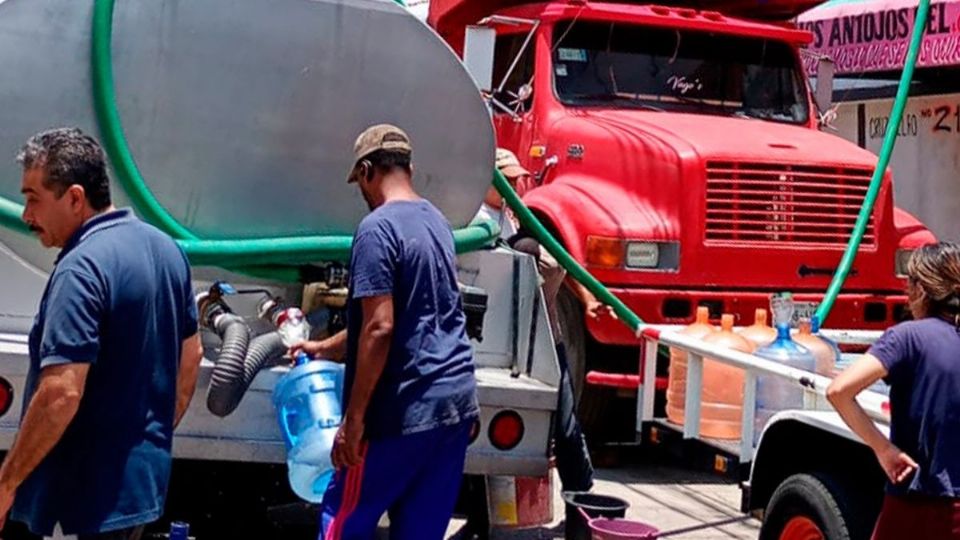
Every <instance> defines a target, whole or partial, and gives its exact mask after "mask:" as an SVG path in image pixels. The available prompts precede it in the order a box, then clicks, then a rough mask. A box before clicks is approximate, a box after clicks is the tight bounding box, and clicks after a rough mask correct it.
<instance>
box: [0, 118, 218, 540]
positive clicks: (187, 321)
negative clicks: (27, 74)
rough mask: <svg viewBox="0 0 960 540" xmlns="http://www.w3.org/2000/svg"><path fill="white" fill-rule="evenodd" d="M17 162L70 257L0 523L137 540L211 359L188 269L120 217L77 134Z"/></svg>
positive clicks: (33, 223)
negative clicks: (206, 359)
mask: <svg viewBox="0 0 960 540" xmlns="http://www.w3.org/2000/svg"><path fill="white" fill-rule="evenodd" d="M19 160H20V162H21V164H22V165H23V182H22V187H21V191H22V192H23V195H24V197H25V199H26V205H25V208H24V212H23V219H24V221H25V222H26V223H27V224H28V225H29V226H30V228H31V229H32V230H33V231H34V232H35V233H36V234H37V236H39V238H40V241H41V243H43V245H44V246H46V247H58V248H61V250H60V254H59V257H58V258H57V263H56V267H55V268H54V270H53V273H52V274H51V276H50V280H49V281H48V282H47V287H46V290H45V291H44V293H43V298H42V299H41V301H40V310H39V313H38V314H37V318H36V320H35V323H34V326H33V329H32V330H31V332H30V340H29V348H30V370H29V372H28V374H27V382H26V388H25V390H24V396H23V411H24V412H23V417H22V418H21V421H20V429H19V431H18V433H17V437H16V440H15V441H14V443H13V446H12V448H11V449H10V452H9V453H8V454H7V457H6V459H5V460H4V463H3V466H2V467H0V523H2V522H3V521H5V517H6V515H7V512H8V511H10V513H11V516H12V518H13V519H14V520H16V521H23V522H25V523H26V524H27V526H28V527H29V528H30V530H31V531H32V533H34V534H38V535H50V534H52V532H53V529H54V526H55V525H56V524H57V523H59V524H60V527H61V529H62V530H63V532H64V533H66V534H77V535H78V536H79V538H80V539H81V540H83V539H88V538H91V539H92V538H97V539H107V538H109V539H116V540H124V539H136V538H139V537H140V536H141V535H142V533H143V528H144V525H145V524H147V523H150V522H152V521H155V520H156V519H157V518H159V517H160V515H161V513H162V511H163V504H164V499H165V497H166V491H167V482H168V480H169V477H170V466H171V454H170V448H171V440H172V437H173V428H174V426H176V424H177V423H178V422H179V421H180V418H181V417H182V416H183V414H184V412H185V411H186V408H187V406H188V405H189V403H190V399H191V397H192V395H193V389H194V386H195V385H196V380H197V373H198V369H199V364H200V358H201V356H202V349H201V345H200V338H199V334H198V333H197V313H196V307H195V305H194V301H193V295H192V293H191V285H190V267H189V265H188V263H187V260H186V258H185V256H184V254H183V252H182V251H181V250H180V249H179V248H178V247H177V245H176V244H175V243H174V242H173V240H171V239H170V238H169V237H168V236H166V235H165V234H163V233H161V232H160V231H158V230H156V229H155V228H153V227H151V226H150V225H147V224H145V223H143V222H141V221H140V220H138V219H137V218H136V217H135V216H134V215H133V214H132V213H131V212H130V211H129V210H116V209H115V208H114V207H113V205H112V204H111V202H110V189H109V181H108V179H107V171H106V165H105V162H104V157H103V151H102V150H101V149H100V146H99V145H98V144H97V142H96V141H94V140H93V139H92V138H91V137H89V136H87V135H85V134H83V133H82V132H81V131H80V130H78V129H55V130H50V131H46V132H43V133H40V134H38V135H36V136H34V137H32V138H31V139H30V140H29V141H28V142H27V144H26V145H25V146H24V148H23V151H22V152H21V154H20V156H19ZM11 505H12V511H11Z"/></svg>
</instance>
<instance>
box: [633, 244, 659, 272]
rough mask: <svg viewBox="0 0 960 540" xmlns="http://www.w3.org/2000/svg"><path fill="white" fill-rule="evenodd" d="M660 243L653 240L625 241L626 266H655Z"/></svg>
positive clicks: (657, 261) (657, 260)
mask: <svg viewBox="0 0 960 540" xmlns="http://www.w3.org/2000/svg"><path fill="white" fill-rule="evenodd" d="M659 262H660V245H659V244H655V243H653V242H627V257H626V265H627V268H656V267H657V264H658V263H659Z"/></svg>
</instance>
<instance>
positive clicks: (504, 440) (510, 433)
mask: <svg viewBox="0 0 960 540" xmlns="http://www.w3.org/2000/svg"><path fill="white" fill-rule="evenodd" d="M523 430H524V427H523V418H520V415H519V414H517V412H516V411H501V412H498V413H497V414H496V416H494V417H493V420H491V421H490V429H489V431H488V433H487V434H488V435H489V437H490V443H491V444H493V447H494V448H496V449H497V450H512V449H514V448H516V446H517V445H518V444H520V441H521V439H523Z"/></svg>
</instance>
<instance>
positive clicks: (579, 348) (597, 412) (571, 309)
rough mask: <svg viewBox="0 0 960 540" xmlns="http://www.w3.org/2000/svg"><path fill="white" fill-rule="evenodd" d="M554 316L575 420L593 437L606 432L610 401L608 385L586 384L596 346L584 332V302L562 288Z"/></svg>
mask: <svg viewBox="0 0 960 540" xmlns="http://www.w3.org/2000/svg"><path fill="white" fill-rule="evenodd" d="M557 316H558V318H559V322H560V329H561V331H562V332H563V345H564V348H565V349H566V353H567V364H568V365H569V369H570V381H571V382H572V383H573V394H574V397H575V402H576V410H577V419H578V420H580V427H581V428H582V429H583V432H584V434H585V435H586V436H587V437H588V438H591V439H595V438H596V437H597V436H599V435H600V434H602V433H604V432H605V431H606V426H605V424H606V422H605V421H604V419H605V415H606V412H607V410H608V407H609V405H610V401H611V400H610V395H609V392H608V391H607V390H608V389H607V388H602V387H596V386H591V385H588V384H586V376H587V372H588V371H589V369H591V368H593V367H594V366H595V363H593V362H590V363H589V364H588V361H587V358H588V355H589V353H590V352H591V350H593V349H595V347H592V345H593V344H592V343H591V339H590V336H589V335H588V334H587V330H586V326H585V322H584V319H583V316H584V314H583V305H581V304H580V302H579V300H577V298H576V297H575V296H574V294H573V293H572V292H571V291H570V290H568V289H567V288H566V287H561V289H560V292H559V293H558V294H557Z"/></svg>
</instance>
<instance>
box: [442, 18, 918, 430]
mask: <svg viewBox="0 0 960 540" xmlns="http://www.w3.org/2000/svg"><path fill="white" fill-rule="evenodd" d="M715 3H718V4H720V3H723V2H715ZM749 4H753V7H757V6H760V9H761V10H762V8H763V6H764V2H760V3H759V4H757V3H755V2H742V1H738V0H732V1H728V2H726V5H727V7H730V8H734V9H735V10H739V12H741V13H745V11H744V10H743V8H744V7H745V6H747V5H749ZM767 7H768V8H769V9H767V10H766V11H765V12H764V13H763V14H764V15H765V16H767V17H768V18H770V17H773V18H783V17H784V16H789V15H792V14H795V12H796V11H798V10H799V9H803V8H804V7H807V6H803V5H800V4H798V3H796V2H790V1H783V0H780V1H777V0H771V1H769V2H767ZM784 7H786V9H785V10H784V9H782V8H784ZM428 23H429V24H430V25H431V26H432V27H433V28H434V29H435V30H436V31H437V33H438V34H439V35H440V36H441V37H443V39H445V40H446V41H447V42H448V43H449V44H450V45H451V47H453V48H454V49H455V50H457V51H458V52H460V53H463V50H464V36H465V34H466V33H467V32H466V29H467V28H468V27H472V26H473V27H475V26H480V27H484V28H487V29H492V30H493V32H495V38H494V40H493V46H492V47H488V49H490V52H488V53H487V55H488V56H490V55H492V56H493V58H492V77H491V81H492V84H490V86H489V95H490V104H491V110H492V111H493V123H494V125H495V127H496V132H497V137H498V145H499V146H503V147H506V148H509V149H511V150H513V151H514V152H515V153H516V154H517V155H518V156H519V158H520V160H521V161H522V162H523V164H524V165H525V166H526V167H527V168H528V169H529V170H531V171H533V172H534V179H535V184H536V185H535V187H533V188H532V189H530V190H528V191H527V192H526V193H524V194H523V199H524V202H525V203H526V204H527V205H529V206H530V208H531V209H532V210H533V211H534V212H535V213H536V214H537V215H538V217H540V218H541V220H542V221H543V222H544V223H545V224H546V225H547V226H548V227H549V228H550V229H551V230H552V231H553V232H554V233H555V234H556V236H557V238H558V239H559V240H560V241H561V242H562V243H563V244H564V245H565V247H566V248H567V249H568V250H569V251H570V253H571V254H572V255H573V256H574V257H575V258H576V259H577V260H578V261H580V262H581V263H582V264H584V265H585V266H586V267H587V268H588V269H589V270H590V271H591V272H592V273H593V274H594V275H595V276H596V277H597V278H598V279H599V280H600V281H601V282H603V283H604V284H605V285H607V286H608V287H609V288H610V289H611V290H612V292H614V293H615V294H616V295H617V296H619V297H620V298H621V299H622V300H623V301H624V302H625V303H626V304H627V305H628V306H629V307H630V308H631V309H633V310H634V311H635V312H636V313H637V314H639V315H640V316H641V317H642V318H643V319H644V320H645V321H647V322H650V323H664V324H678V323H679V324H684V323H688V322H691V321H692V318H693V315H694V312H695V310H696V307H697V306H698V305H707V306H709V307H710V308H711V312H712V314H713V315H714V316H715V317H719V315H720V314H721V313H734V314H735V315H736V316H737V317H738V319H739V322H740V323H741V324H743V323H745V324H749V323H750V322H751V321H752V318H753V313H754V310H755V309H756V308H758V307H766V306H767V305H768V299H769V295H770V293H771V292H774V291H779V290H790V291H793V292H794V297H795V298H796V299H797V300H799V301H801V302H803V301H806V302H811V303H815V302H817V301H818V300H819V299H820V298H821V297H822V294H823V292H824V291H825V290H826V288H827V285H828V284H829V281H830V279H831V276H832V274H833V272H834V269H835V267H836V265H837V264H838V262H839V260H840V257H841V255H842V253H843V250H844V248H845V246H846V243H847V240H848V237H849V234H850V231H851V230H852V228H853V224H854V222H855V220H856V217H857V214H858V212H859V209H860V206H861V203H862V201H863V198H864V195H865V193H866V190H867V186H868V184H869V182H870V177H871V174H872V172H873V168H874V166H875V164H876V161H877V158H876V156H875V155H874V154H872V153H870V152H868V151H866V150H864V149H862V148H859V147H858V146H856V145H855V144H853V143H850V142H847V141H845V140H843V139H842V138H840V137H837V136H835V135H832V134H828V133H824V132H821V131H820V129H819V128H820V118H821V117H820V114H819V113H818V111H820V110H827V109H828V108H829V104H828V103H823V101H824V100H823V99H820V103H819V107H818V106H817V100H816V99H815V97H814V94H815V93H814V91H813V88H812V86H811V83H810V81H809V80H808V78H807V77H806V75H805V74H804V70H803V65H802V62H801V53H802V48H803V47H804V46H806V45H807V44H809V43H810V41H811V34H810V33H809V32H807V31H803V30H799V29H797V28H795V27H794V26H793V25H792V24H789V23H784V22H777V21H774V22H763V21H758V20H750V19H747V18H735V17H731V16H728V15H725V14H723V13H721V12H719V11H709V10H706V11H705V10H697V9H691V8H686V7H667V6H655V5H636V4H622V3H621V4H617V3H600V2H584V1H573V0H571V1H567V2H551V3H537V4H523V3H520V2H516V1H515V0H514V1H510V0H499V1H481V0H433V2H432V3H431V5H430V13H429V15H428ZM490 34H491V32H490V30H487V35H488V36H489V35H490ZM467 48H468V49H469V48H470V47H467ZM479 49H482V47H479ZM470 54H471V53H470V51H469V50H468V53H467V56H468V58H465V59H464V60H465V62H466V63H467V65H468V67H469V66H471V65H474V66H475V65H477V64H478V62H479V63H480V64H481V65H482V64H483V62H484V61H487V62H490V61H491V60H490V59H489V58H486V59H484V58H482V57H481V58H479V59H478V58H469V56H470ZM481 56H482V53H481ZM823 79H824V80H822V81H820V82H821V83H826V84H829V83H830V80H829V79H828V78H827V77H823ZM478 81H479V79H478ZM828 89H829V88H828ZM816 94H817V95H818V96H819V95H822V94H821V92H819V91H818V92H817V93H816ZM826 94H827V95H829V92H826ZM932 239H933V236H932V234H931V233H930V232H929V231H928V230H927V229H926V228H925V227H924V226H923V225H922V224H921V223H920V222H919V221H918V220H917V219H916V218H914V217H913V216H911V215H909V214H908V213H906V212H904V211H902V210H900V209H898V208H896V207H895V205H894V201H893V189H892V185H891V175H890V173H889V172H887V174H886V177H885V178H884V180H883V186H882V188H881V191H880V196H879V198H878V202H877V204H876V207H875V208H874V211H873V214H872V216H871V220H870V223H869V226H868V229H867V233H866V235H865V237H864V240H863V244H862V245H861V247H860V251H859V254H858V256H857V259H856V263H855V265H854V268H853V270H852V271H851V273H850V277H849V279H848V280H847V282H846V285H845V288H844V291H845V292H844V293H843V294H842V295H841V296H840V297H839V299H838V300H837V302H836V304H835V307H834V309H833V312H832V314H831V316H830V319H829V320H828V321H826V324H827V325H829V326H832V327H842V328H860V329H882V328H886V327H888V326H890V325H891V324H893V323H894V322H896V321H897V320H899V319H900V318H901V317H903V316H904V315H905V308H904V305H905V301H906V297H905V296H904V294H903V287H904V281H903V278H902V274H903V269H904V265H905V263H906V259H907V257H908V256H909V253H910V250H911V249H912V248H915V247H916V246H918V245H921V244H923V243H926V242H928V241H931V240H932ZM564 294H565V296H564V297H563V298H562V299H561V302H560V306H561V319H562V321H561V322H562V325H563V327H564V328H565V332H566V333H565V336H564V340H565V342H566V344H567V348H568V354H569V356H570V363H571V369H572V370H573V373H574V380H575V384H577V382H580V381H582V380H583V374H584V373H585V372H586V371H587V370H590V369H601V370H604V371H622V372H633V373H635V372H636V359H637V357H638V355H637V351H636V349H635V347H636V344H637V341H636V339H635V338H634V336H633V335H632V334H631V333H630V332H629V331H628V330H627V328H626V327H625V326H624V325H622V324H620V323H619V322H617V321H616V320H614V319H612V318H610V317H603V318H599V319H590V318H587V317H584V310H583V308H582V306H581V305H580V304H579V303H578V302H577V301H576V300H575V299H574V296H573V295H572V294H566V293H564ZM579 387H580V389H578V394H581V395H580V414H581V416H582V420H583V421H584V423H585V425H586V429H587V430H588V431H590V430H591V429H593V430H595V431H596V430H599V429H602V428H601V426H600V424H599V423H598V420H599V419H600V418H602V417H603V415H604V408H605V407H606V406H607V405H608V404H609V400H608V399H604V398H602V396H600V395H599V394H598V393H597V390H596V389H591V388H589V387H585V385H584V384H582V382H581V384H579Z"/></svg>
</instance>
